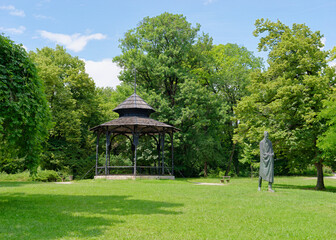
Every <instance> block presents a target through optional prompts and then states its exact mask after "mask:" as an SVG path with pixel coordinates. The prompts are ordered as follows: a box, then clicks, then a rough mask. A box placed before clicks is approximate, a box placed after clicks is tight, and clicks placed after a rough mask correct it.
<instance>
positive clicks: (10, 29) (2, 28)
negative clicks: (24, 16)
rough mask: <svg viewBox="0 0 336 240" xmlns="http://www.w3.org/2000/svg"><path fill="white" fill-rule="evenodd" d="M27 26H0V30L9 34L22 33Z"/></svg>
mask: <svg viewBox="0 0 336 240" xmlns="http://www.w3.org/2000/svg"><path fill="white" fill-rule="evenodd" d="M25 30H26V28H25V27H24V26H20V27H19V28H4V27H0V31H2V32H5V33H9V34H22V33H24V31H25Z"/></svg>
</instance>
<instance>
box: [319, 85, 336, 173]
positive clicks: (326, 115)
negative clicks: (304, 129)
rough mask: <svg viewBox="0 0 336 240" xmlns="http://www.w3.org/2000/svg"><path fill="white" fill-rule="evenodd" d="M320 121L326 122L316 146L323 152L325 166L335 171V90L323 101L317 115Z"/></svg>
mask: <svg viewBox="0 0 336 240" xmlns="http://www.w3.org/2000/svg"><path fill="white" fill-rule="evenodd" d="M318 117H319V118H320V119H323V120H325V121H326V130H325V132H323V133H322V134H321V135H320V136H319V137H318V142H317V146H318V148H319V149H320V150H321V151H322V152H323V157H324V159H325V161H326V162H327V164H328V165H329V166H331V167H332V169H333V170H334V171H335V169H336V158H335V154H336V90H335V89H333V93H332V94H331V96H330V98H328V99H326V100H324V101H323V109H322V111H321V112H320V113H319V114H318Z"/></svg>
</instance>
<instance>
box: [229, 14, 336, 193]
mask: <svg viewBox="0 0 336 240" xmlns="http://www.w3.org/2000/svg"><path fill="white" fill-rule="evenodd" d="M255 25H256V30H255V31H254V35H255V36H256V37H258V36H259V35H260V34H263V33H266V35H265V36H263V37H261V38H260V43H259V45H258V49H259V51H261V50H265V51H266V50H269V55H268V64H269V68H268V69H267V71H264V72H261V71H256V72H254V73H253V75H252V78H251V84H250V85H249V87H248V90H249V91H250V92H251V95H249V96H246V97H243V98H242V100H241V101H240V102H239V103H238V106H237V108H235V112H236V114H237V119H238V120H239V121H240V124H239V126H238V130H237V135H236V139H237V140H239V141H241V142H242V141H244V139H248V140H249V141H250V142H252V141H256V139H260V138H261V136H262V133H263V131H264V130H268V131H269V132H270V137H271V140H272V142H273V143H274V148H275V152H276V155H277V157H278V158H279V157H284V158H285V159H287V160H288V164H289V165H291V167H292V168H293V167H297V168H300V167H302V166H306V165H307V164H312V163H313V164H315V166H316V168H317V176H318V179H317V184H316V189H319V190H320V189H324V182H323V171H322V163H323V158H322V156H321V154H320V151H319V149H318V148H317V145H316V143H317V138H318V136H319V135H320V134H321V132H322V131H323V128H322V123H321V121H320V120H319V119H318V118H317V114H318V112H319V111H320V110H321V109H322V100H323V99H325V98H326V97H327V96H328V95H329V93H330V90H331V88H330V83H332V82H333V79H332V78H330V77H329V75H328V74H326V72H327V71H326V69H327V68H328V66H327V57H328V52H327V51H324V50H323V44H322V42H321V38H322V37H323V35H321V34H320V32H318V31H316V32H312V31H311V30H310V29H309V28H308V27H307V26H306V25H304V24H293V26H292V28H290V27H288V26H286V25H284V24H283V23H281V22H280V21H278V22H271V21H269V20H264V19H260V20H257V21H256V24H255Z"/></svg>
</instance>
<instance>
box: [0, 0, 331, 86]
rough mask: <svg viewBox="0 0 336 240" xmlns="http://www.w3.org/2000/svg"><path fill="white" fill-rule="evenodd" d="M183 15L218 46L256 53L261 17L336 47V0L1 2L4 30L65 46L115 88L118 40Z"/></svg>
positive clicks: (35, 42) (101, 82) (31, 42)
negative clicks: (142, 25)
mask: <svg viewBox="0 0 336 240" xmlns="http://www.w3.org/2000/svg"><path fill="white" fill-rule="evenodd" d="M163 12H169V13H178V14H183V15H184V16H185V17H186V18H187V20H188V21H189V22H191V23H192V24H193V25H194V26H195V24H196V23H200V24H201V31H203V32H205V33H208V34H209V35H210V36H211V37H213V39H214V43H215V44H226V43H237V44H238V45H241V46H245V47H246V48H247V49H249V50H250V51H253V52H254V53H255V55H257V56H261V57H264V58H265V57H266V54H265V53H259V52H257V44H258V38H255V37H253V35H252V32H253V30H254V22H255V20H256V19H258V18H269V19H270V20H272V21H276V20H280V21H282V22H283V23H285V24H287V25H292V24H293V23H305V24H306V25H307V26H309V27H310V28H311V29H312V30H313V31H317V30H319V31H321V33H322V34H324V37H325V39H324V41H325V49H331V48H332V47H334V46H336V28H335V23H336V0H329V1H328V0H320V1H312V0H305V1H304V0H282V1H275V0H267V1H266V0H262V1H252V0H250V1H248V0H169V1H168V0H156V1H154V0H138V1H136V0H123V1H120V0H119V1H116V0H110V1H107V0H105V1H103V0H90V1H89V0H72V1H70V0H67V1H66V0H0V32H3V33H5V35H6V36H9V37H10V38H11V39H12V40H14V41H15V42H16V43H22V44H23V45H24V46H25V48H27V50H28V51H31V50H33V51H34V50H35V49H36V48H43V47H45V46H49V47H53V48H54V47H55V45H56V44H60V45H63V46H65V47H66V48H67V50H68V52H69V53H70V54H71V55H73V56H78V57H79V58H80V59H83V60H84V61H85V63H86V69H87V72H88V73H89V75H90V76H91V77H92V78H93V79H94V80H95V82H96V84H97V86H115V85H116V84H118V83H119V82H118V79H117V75H118V73H119V71H120V69H119V68H118V67H117V66H116V65H115V64H113V63H112V60H111V59H112V58H113V57H115V56H117V55H119V54H120V53H121V51H120V49H119V48H118V44H119V43H118V39H120V38H122V37H123V35H124V33H125V32H126V31H127V30H129V29H132V28H135V27H136V26H137V25H138V24H139V22H140V21H141V20H142V19H143V18H144V17H146V16H150V17H154V16H157V15H160V14H161V13H163Z"/></svg>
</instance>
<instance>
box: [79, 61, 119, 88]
mask: <svg viewBox="0 0 336 240" xmlns="http://www.w3.org/2000/svg"><path fill="white" fill-rule="evenodd" d="M83 61H84V62H85V70H86V72H87V73H88V74H89V76H90V77H92V79H93V80H94V82H95V83H96V86H97V87H113V88H115V87H116V86H117V85H119V84H120V81H119V79H118V75H119V73H120V71H121V70H122V69H121V68H120V67H119V66H118V65H117V64H116V63H113V62H112V59H111V58H107V59H103V60H101V61H99V62H95V61H91V60H85V59H83Z"/></svg>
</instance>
